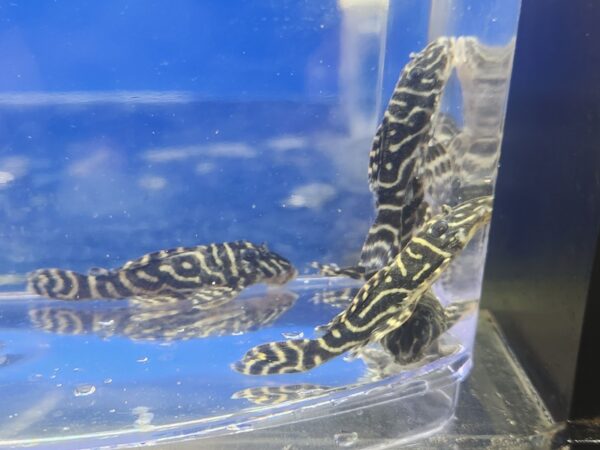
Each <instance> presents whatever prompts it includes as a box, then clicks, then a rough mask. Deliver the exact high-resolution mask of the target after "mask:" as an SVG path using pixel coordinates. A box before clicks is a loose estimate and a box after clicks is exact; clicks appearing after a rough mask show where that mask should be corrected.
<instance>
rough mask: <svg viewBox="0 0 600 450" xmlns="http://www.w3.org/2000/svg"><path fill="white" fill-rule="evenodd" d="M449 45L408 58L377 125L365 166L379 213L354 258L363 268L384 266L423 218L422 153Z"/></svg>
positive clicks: (449, 64) (442, 42) (441, 42)
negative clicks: (381, 118)
mask: <svg viewBox="0 0 600 450" xmlns="http://www.w3.org/2000/svg"><path fill="white" fill-rule="evenodd" d="M453 49H454V39H453V38H448V37H440V38H438V39H436V40H435V41H432V42H431V43H429V44H428V45H427V46H426V47H425V48H424V49H423V50H422V51H421V52H419V53H417V54H415V55H414V56H413V57H412V58H411V60H410V62H409V63H408V64H407V65H406V66H405V67H404V69H403V70H402V72H401V74H400V77H399V79H398V82H397V84H396V87H395V89H394V92H393V94H392V97H391V99H390V102H389V104H388V107H387V109H386V111H385V113H384V116H383V120H382V122H381V124H380V126H379V128H378V129H377V132H376V135H375V138H374V140H373V145H372V148H371V151H370V153H369V166H368V178H369V186H370V189H371V191H372V192H373V194H374V196H375V205H376V213H377V215H376V217H375V221H374V223H373V224H372V226H371V227H370V229H369V232H368V234H367V237H366V240H365V242H364V244H363V247H362V251H361V255H360V260H359V263H358V265H359V266H362V267H363V268H364V269H365V272H367V273H369V272H374V271H376V270H379V269H381V268H382V267H384V266H385V265H387V264H388V263H389V262H390V261H391V260H392V259H393V258H394V256H395V255H396V254H397V253H398V252H399V251H400V248H402V247H403V246H404V244H406V242H408V240H409V239H410V237H411V236H412V233H413V231H414V230H415V229H416V228H418V227H419V226H420V225H421V224H422V222H423V219H424V217H425V211H426V206H427V205H426V204H424V202H423V199H424V195H425V188H426V187H425V186H424V184H423V178H422V177H419V174H420V171H421V163H422V160H423V155H422V153H423V151H424V148H426V147H427V145H428V143H429V142H430V140H431V137H432V119H433V117H434V115H435V114H436V112H437V111H438V108H439V104H440V100H441V97H442V94H443V92H444V87H445V85H446V83H447V81H448V78H449V77H450V73H451V71H452V68H453Z"/></svg>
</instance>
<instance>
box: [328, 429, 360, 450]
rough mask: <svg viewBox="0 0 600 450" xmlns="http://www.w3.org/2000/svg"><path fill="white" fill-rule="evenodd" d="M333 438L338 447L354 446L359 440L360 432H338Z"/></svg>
mask: <svg viewBox="0 0 600 450" xmlns="http://www.w3.org/2000/svg"><path fill="white" fill-rule="evenodd" d="M333 439H334V440H335V444H336V445H337V446H338V447H352V446H353V445H354V444H355V443H356V441H357V440H358V433H357V432H356V431H353V432H343V433H338V434H335V435H334V436H333Z"/></svg>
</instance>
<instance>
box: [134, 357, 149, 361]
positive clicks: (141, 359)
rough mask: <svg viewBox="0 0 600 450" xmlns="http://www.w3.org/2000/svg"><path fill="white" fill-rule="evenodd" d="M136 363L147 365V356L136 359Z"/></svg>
mask: <svg viewBox="0 0 600 450" xmlns="http://www.w3.org/2000/svg"><path fill="white" fill-rule="evenodd" d="M136 361H137V362H139V363H147V362H148V357H147V356H142V357H141V358H138V359H136Z"/></svg>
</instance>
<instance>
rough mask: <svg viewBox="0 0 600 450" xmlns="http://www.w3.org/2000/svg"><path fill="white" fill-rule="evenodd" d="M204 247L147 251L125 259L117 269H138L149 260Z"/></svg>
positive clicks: (194, 250) (165, 257)
mask: <svg viewBox="0 0 600 450" xmlns="http://www.w3.org/2000/svg"><path fill="white" fill-rule="evenodd" d="M204 248H206V246H204V245H199V246H196V247H175V248H170V249H167V250H159V251H157V252H152V253H147V254H145V255H144V256H141V257H139V258H137V259H132V260H131V261H127V262H126V263H125V264H123V265H122V266H121V267H120V268H119V270H131V269H138V268H140V267H144V266H146V265H147V264H148V263H150V262H155V261H161V260H164V259H167V258H170V257H172V256H175V255H182V254H184V253H189V252H197V251H201V250H202V249H204Z"/></svg>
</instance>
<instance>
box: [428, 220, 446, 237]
mask: <svg viewBox="0 0 600 450" xmlns="http://www.w3.org/2000/svg"><path fill="white" fill-rule="evenodd" d="M446 231H448V222H446V221H445V220H438V221H437V222H436V223H434V224H433V225H432V226H431V229H430V233H431V234H432V235H433V236H435V237H440V236H442V235H443V234H444V233H445V232H446Z"/></svg>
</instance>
